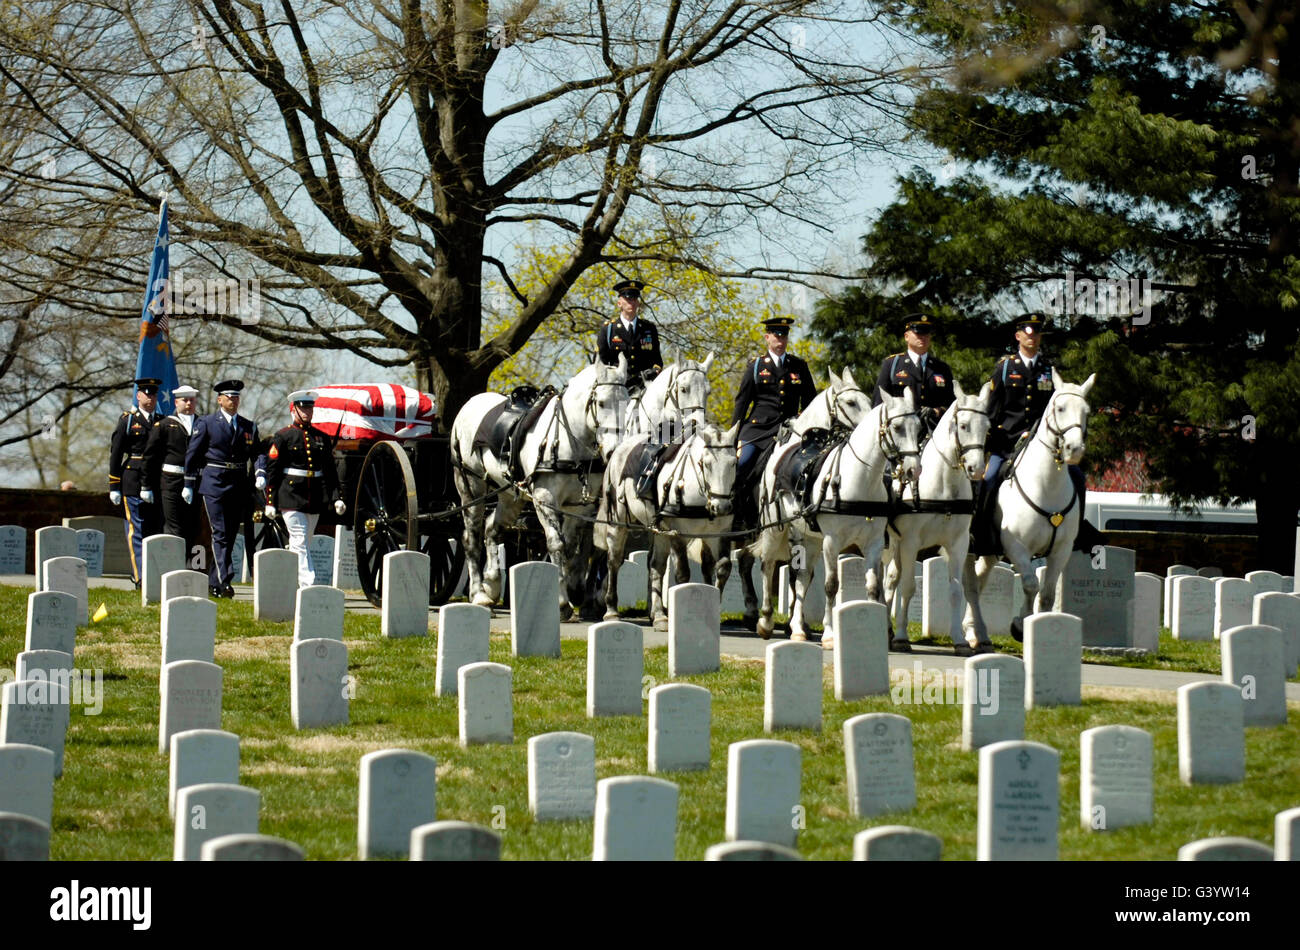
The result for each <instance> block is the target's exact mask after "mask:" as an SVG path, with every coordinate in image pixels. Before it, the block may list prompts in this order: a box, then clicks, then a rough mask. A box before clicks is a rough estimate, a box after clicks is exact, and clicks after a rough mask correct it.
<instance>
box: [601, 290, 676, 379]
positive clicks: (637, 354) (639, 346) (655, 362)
mask: <svg viewBox="0 0 1300 950" xmlns="http://www.w3.org/2000/svg"><path fill="white" fill-rule="evenodd" d="M644 289H645V282H644V281H640V280H624V281H620V282H619V283H617V284H615V285H614V292H615V293H616V294H618V309H619V315H618V316H617V317H615V318H614V319H612V320H610V321H609V322H608V323H606V324H605V325H604V326H603V327H601V328H600V334H599V336H598V337H597V339H596V351H597V353H598V354H599V359H600V361H601V362H602V363H604V364H605V365H606V366H617V365H618V357H619V354H620V353H622V354H623V355H625V356H626V357H627V380H628V387H629V388H633V389H639V388H641V387H642V386H644V385H645V383H646V382H647V381H649V380H651V379H654V377H655V374H656V373H658V372H659V370H661V369H663V365H664V358H663V356H661V355H660V353H659V328H658V327H656V326H655V325H654V324H653V323H651V322H650V321H649V320H646V319H645V318H643V317H639V316H637V311H638V310H639V309H640V306H641V291H643V290H644Z"/></svg>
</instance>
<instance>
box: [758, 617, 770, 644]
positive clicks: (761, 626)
mask: <svg viewBox="0 0 1300 950" xmlns="http://www.w3.org/2000/svg"><path fill="white" fill-rule="evenodd" d="M756 629H757V630H758V635H759V636H760V637H762V638H763V639H764V640H766V639H767V638H768V637H770V636H771V635H772V621H771V620H765V619H763V618H759V620H758V623H757V624H756Z"/></svg>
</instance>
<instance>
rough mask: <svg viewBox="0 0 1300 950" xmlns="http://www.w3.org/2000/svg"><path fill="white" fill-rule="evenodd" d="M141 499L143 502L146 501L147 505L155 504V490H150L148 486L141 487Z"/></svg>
mask: <svg viewBox="0 0 1300 950" xmlns="http://www.w3.org/2000/svg"><path fill="white" fill-rule="evenodd" d="M140 500H141V501H142V502H144V503H145V504H146V505H152V504H153V492H152V491H150V490H149V489H147V488H141V489H140Z"/></svg>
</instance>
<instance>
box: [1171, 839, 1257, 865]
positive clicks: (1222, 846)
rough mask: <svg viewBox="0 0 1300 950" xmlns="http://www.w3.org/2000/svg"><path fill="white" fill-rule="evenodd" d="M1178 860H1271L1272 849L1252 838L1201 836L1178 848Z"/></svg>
mask: <svg viewBox="0 0 1300 950" xmlns="http://www.w3.org/2000/svg"><path fill="white" fill-rule="evenodd" d="M1178 860H1179V861H1272V860H1273V849H1272V848H1270V847H1269V846H1268V845H1266V844H1264V843H1263V842H1262V841H1255V840H1254V839H1252V838H1202V839H1201V840H1200V841H1193V842H1192V843H1191V844H1185V845H1183V846H1182V847H1181V848H1179V849H1178Z"/></svg>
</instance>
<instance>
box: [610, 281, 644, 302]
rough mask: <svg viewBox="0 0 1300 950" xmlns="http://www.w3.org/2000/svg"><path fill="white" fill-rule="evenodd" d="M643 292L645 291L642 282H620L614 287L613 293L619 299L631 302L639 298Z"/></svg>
mask: <svg viewBox="0 0 1300 950" xmlns="http://www.w3.org/2000/svg"><path fill="white" fill-rule="evenodd" d="M643 290H645V281H644V280H620V281H619V282H618V283H617V284H615V285H614V293H616V294H618V295H619V296H620V297H629V298H631V299H632V300H636V299H637V298H638V297H640V296H641V291H643Z"/></svg>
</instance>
